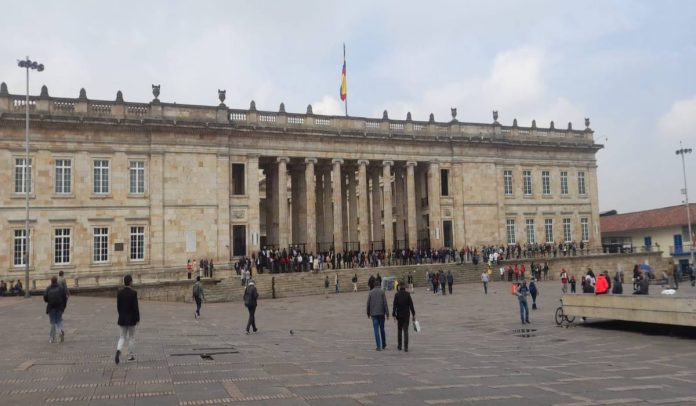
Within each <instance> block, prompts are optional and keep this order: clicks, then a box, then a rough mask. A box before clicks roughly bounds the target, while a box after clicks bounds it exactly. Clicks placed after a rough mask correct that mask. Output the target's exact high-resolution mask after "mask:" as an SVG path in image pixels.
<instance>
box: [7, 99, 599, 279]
mask: <svg viewBox="0 0 696 406" xmlns="http://www.w3.org/2000/svg"><path fill="white" fill-rule="evenodd" d="M29 109H30V116H31V143H30V158H31V191H30V206H31V213H30V229H31V231H30V235H31V241H32V249H31V250H30V257H31V259H30V269H31V270H32V272H34V273H55V272H56V271H57V270H59V269H67V270H75V271H76V272H96V271H99V270H113V269H121V270H122V269H126V268H129V269H130V268H156V267H164V266H172V265H181V266H182V267H183V266H184V264H185V263H186V261H187V259H189V258H191V259H193V258H196V259H199V258H212V259H213V260H214V261H216V262H218V263H226V262H229V261H231V260H232V259H233V258H234V257H235V256H239V255H251V254H253V253H255V252H257V251H258V250H260V249H261V248H262V246H263V245H266V246H271V247H278V248H285V247H288V246H300V247H303V248H304V249H305V250H306V251H307V252H317V251H326V250H329V249H335V250H337V251H344V250H365V251H366V250H370V249H378V250H381V249H385V248H386V249H395V248H397V249H400V248H407V247H410V248H427V247H432V248H443V247H446V246H449V247H452V248H457V249H459V248H462V247H463V246H480V245H484V244H486V245H487V244H505V243H508V240H510V242H512V241H516V242H520V243H525V242H527V240H528V232H527V222H528V221H529V220H533V222H530V223H529V225H528V227H529V228H530V230H531V229H533V230H534V239H535V241H536V242H539V243H543V242H545V231H546V229H545V221H551V222H552V223H551V228H552V230H553V240H554V241H555V242H556V244H557V243H558V242H560V241H563V240H569V241H570V240H572V241H576V242H579V241H580V240H582V239H584V240H586V241H587V242H588V244H589V245H590V246H592V247H598V246H599V243H600V238H599V217H598V196H597V179H596V176H597V175H596V159H595V154H596V152H597V151H598V150H599V149H600V148H601V145H598V144H595V143H594V140H593V132H592V130H591V129H590V128H589V127H588V128H586V129H584V130H581V131H578V130H570V129H568V130H557V129H554V128H548V129H547V128H544V129H542V128H537V127H536V126H535V125H533V126H532V127H518V126H517V125H516V124H515V125H513V126H503V125H501V124H499V123H498V122H497V121H495V122H493V123H490V124H472V123H460V122H458V121H456V120H452V121H450V122H447V123H441V122H435V121H434V120H430V121H428V122H419V121H412V120H411V119H410V117H409V118H408V119H407V120H391V119H388V118H387V117H386V114H385V117H383V118H382V119H381V120H379V119H369V118H358V117H336V116H319V115H314V114H312V113H311V110H310V109H308V114H293V113H286V112H285V109H284V108H281V110H280V111H279V112H269V111H258V110H256V106H255V104H254V103H253V102H252V105H251V106H250V108H249V109H247V110H241V109H230V108H228V107H227V106H225V105H224V104H222V103H221V104H220V105H218V106H212V107H208V106H192V105H182V104H169V103H162V102H160V101H159V100H153V101H152V102H150V103H129V102H123V101H116V102H112V101H97V100H89V99H87V98H86V97H82V98H76V99H66V98H52V97H50V96H48V92H45V95H43V96H32V97H30V102H29ZM24 113H25V101H24V96H19V95H12V94H9V93H7V92H0V182H1V183H0V184H2V185H3V186H2V187H0V225H2V227H0V230H2V231H1V233H0V276H2V277H3V278H12V277H13V276H15V275H17V276H19V275H20V273H21V271H22V270H23V268H24V266H23V265H21V261H20V263H18V255H17V247H20V250H21V246H22V245H21V244H22V243H21V241H20V240H21V238H23V235H22V234H21V231H17V230H23V229H24V226H25V225H24V216H25V211H24V198H25V194H24V193H23V190H22V189H21V187H22V177H21V175H22V170H21V169H20V168H19V166H18V164H20V163H22V162H23V157H24V125H25V120H24ZM66 164H67V166H68V167H69V168H68V169H67V170H66V169H65V168H59V166H61V165H66ZM104 167H106V169H105V168H104ZM59 171H62V172H60V173H61V174H62V175H60V174H59ZM18 172H19V173H18ZM66 172H67V175H66V174H65V173H66ZM546 172H548V174H547V173H546ZM563 174H565V175H566V179H565V180H564V181H562V180H561V177H562V175H563ZM526 175H528V176H526ZM546 175H548V176H546ZM66 177H67V179H68V180H69V183H70V187H67V188H66V186H65V185H66V182H65V179H66ZM580 178H582V179H583V180H582V181H581V180H580ZM505 179H510V180H511V182H512V183H511V185H508V186H511V187H508V190H506V180H505ZM545 179H548V188H546V189H547V190H544V189H545V186H544V185H545V184H546V183H545V182H546V180H545ZM526 182H527V184H526V186H527V187H528V188H529V190H525V183H526ZM529 182H531V183H529ZM581 182H582V183H583V185H582V186H581V184H580V183H581ZM562 183H563V185H562ZM107 184H108V186H107ZM583 188H584V191H583V190H582V189H583ZM562 191H563V192H565V193H562ZM527 192H529V193H527ZM546 192H548V193H546ZM583 192H584V193H583ZM513 222H514V226H512V223H513ZM564 222H566V223H567V225H566V226H564ZM511 227H514V231H515V232H514V235H512V234H510V233H509V231H510V232H511V231H512V229H511ZM566 227H568V228H566ZM98 229H99V230H98ZM98 231H99V232H102V231H103V232H105V233H106V237H105V240H103V241H104V243H103V245H104V247H102V252H101V253H98V252H97V251H98V249H97V248H96V245H98V242H97V236H96V233H97V232H98ZM17 233H19V235H18V234H17ZM61 233H67V234H68V238H67V239H66V238H65V235H62V239H60V238H59V237H60V236H59V234H61ZM509 234H510V235H509ZM583 234H584V235H583ZM18 239H19V240H18ZM59 240H60V241H59ZM59 242H61V243H63V246H61V247H57V244H58V243H59ZM20 254H21V252H20ZM58 256H62V258H60V259H59V260H57V257H58ZM19 257H21V255H19ZM61 262H63V263H61Z"/></svg>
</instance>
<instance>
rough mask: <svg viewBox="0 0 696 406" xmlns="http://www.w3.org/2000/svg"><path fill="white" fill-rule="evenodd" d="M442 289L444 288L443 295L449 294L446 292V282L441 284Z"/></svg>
mask: <svg viewBox="0 0 696 406" xmlns="http://www.w3.org/2000/svg"><path fill="white" fill-rule="evenodd" d="M440 288H442V295H443V296H444V295H445V294H446V293H447V292H445V282H442V283H441V284H440Z"/></svg>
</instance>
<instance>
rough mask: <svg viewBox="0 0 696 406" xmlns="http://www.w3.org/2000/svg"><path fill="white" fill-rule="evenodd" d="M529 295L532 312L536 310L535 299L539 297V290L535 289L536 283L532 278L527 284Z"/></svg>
mask: <svg viewBox="0 0 696 406" xmlns="http://www.w3.org/2000/svg"><path fill="white" fill-rule="evenodd" d="M529 295H530V296H531V297H532V310H536V309H537V305H536V298H537V296H538V295H539V288H538V287H537V281H536V279H535V278H532V280H531V281H530V282H529Z"/></svg>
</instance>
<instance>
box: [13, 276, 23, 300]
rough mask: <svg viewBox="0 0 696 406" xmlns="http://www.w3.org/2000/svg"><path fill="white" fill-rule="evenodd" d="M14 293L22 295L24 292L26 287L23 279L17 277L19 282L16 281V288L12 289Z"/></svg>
mask: <svg viewBox="0 0 696 406" xmlns="http://www.w3.org/2000/svg"><path fill="white" fill-rule="evenodd" d="M12 291H13V293H14V294H15V295H17V296H22V295H23V294H24V289H23V287H22V281H20V280H19V279H17V282H15V285H14V288H13V289H12Z"/></svg>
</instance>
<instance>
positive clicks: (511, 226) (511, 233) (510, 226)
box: [506, 219, 517, 244]
mask: <svg viewBox="0 0 696 406" xmlns="http://www.w3.org/2000/svg"><path fill="white" fill-rule="evenodd" d="M506 231H507V242H508V244H515V243H516V242H517V237H516V236H515V220H513V219H508V220H507V224H506Z"/></svg>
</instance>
